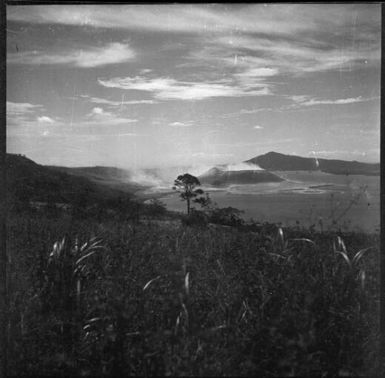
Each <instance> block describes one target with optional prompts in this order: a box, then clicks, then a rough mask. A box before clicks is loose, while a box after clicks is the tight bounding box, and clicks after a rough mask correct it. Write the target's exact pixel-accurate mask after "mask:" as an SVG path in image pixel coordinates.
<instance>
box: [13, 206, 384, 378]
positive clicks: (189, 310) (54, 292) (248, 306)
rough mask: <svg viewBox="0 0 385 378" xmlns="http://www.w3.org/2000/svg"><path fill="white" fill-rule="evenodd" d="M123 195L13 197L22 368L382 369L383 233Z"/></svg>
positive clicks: (17, 370)
mask: <svg viewBox="0 0 385 378" xmlns="http://www.w3.org/2000/svg"><path fill="white" fill-rule="evenodd" d="M114 205H115V208H114V209H111V210H109V211H108V210H106V206H107V205H106V204H104V205H103V206H100V207H99V208H98V207H92V206H90V207H89V209H88V211H89V212H91V213H87V212H86V211H85V210H84V209H83V211H80V212H79V211H74V210H71V209H69V210H67V211H63V210H58V209H57V208H56V207H55V206H53V208H51V209H50V208H48V209H47V208H46V209H43V210H36V209H32V208H29V209H24V210H22V209H20V206H19V207H17V206H16V207H14V208H12V209H10V211H9V215H8V221H7V227H8V230H7V238H8V240H7V249H8V258H9V264H8V290H9V319H10V320H9V324H8V374H9V375H14V376H22V375H25V374H28V375H58V376H68V375H81V376H94V375H106V376H108V375H114V376H128V375H143V376H150V375H158V376H159V375H176V376H181V375H194V376H199V375H205V376H207V375H214V376H220V375H237V376H240V375H247V376H251V375H253V376H259V377H274V376H293V375H296V376H298V375H303V376H313V377H316V376H320V377H321V376H360V375H361V376H374V375H376V374H377V375H378V370H377V366H378V359H379V355H378V336H379V316H378V310H379V248H378V243H379V240H378V236H377V235H366V234H357V233H344V234H342V233H338V232H334V231H330V232H323V233H320V232H317V231H316V230H315V229H314V228H313V229H310V230H304V229H301V228H300V227H297V228H295V229H282V228H279V227H277V226H275V225H270V224H264V225H256V224H249V225H246V224H244V222H242V221H241V220H240V217H239V213H237V212H236V211H235V209H227V210H226V209H225V210H218V209H217V210H216V211H214V213H213V214H211V218H210V219H208V218H207V216H203V215H202V214H201V213H198V212H194V211H192V213H191V214H190V215H189V217H185V218H183V219H182V222H181V220H180V217H178V216H175V215H174V216H171V215H170V214H167V213H166V212H165V210H164V209H163V208H162V206H161V204H159V203H156V202H154V203H153V204H151V205H150V207H146V206H144V205H141V207H140V206H139V205H138V206H137V207H135V206H134V207H132V206H133V204H132V203H129V205H130V206H131V207H127V209H126V211H125V210H124V209H125V207H124V206H125V205H124V203H117V204H116V203H114ZM127 206H128V205H127ZM151 206H152V207H151ZM119 209H120V211H119ZM92 211H94V212H95V214H94V213H92ZM130 214H131V215H130ZM132 214H134V215H132ZM214 222H215V223H216V224H215V225H213V224H212V223H214ZM219 224H222V225H219ZM223 224H227V225H226V226H223ZM369 247H370V248H369ZM367 248H369V249H367Z"/></svg>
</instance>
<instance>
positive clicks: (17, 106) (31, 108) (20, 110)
mask: <svg viewBox="0 0 385 378" xmlns="http://www.w3.org/2000/svg"><path fill="white" fill-rule="evenodd" d="M6 107H7V115H17V114H18V115H25V114H31V113H32V114H33V113H35V112H36V111H38V110H42V109H44V107H43V105H36V104H30V103H28V102H12V101H7V104H6Z"/></svg>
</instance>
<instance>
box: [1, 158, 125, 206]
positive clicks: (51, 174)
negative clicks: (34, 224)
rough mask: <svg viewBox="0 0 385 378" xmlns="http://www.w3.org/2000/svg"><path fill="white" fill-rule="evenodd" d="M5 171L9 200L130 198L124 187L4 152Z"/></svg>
mask: <svg viewBox="0 0 385 378" xmlns="http://www.w3.org/2000/svg"><path fill="white" fill-rule="evenodd" d="M6 171H7V192H8V201H9V202H18V203H22V204H25V203H28V202H30V201H41V202H54V203H68V204H74V203H79V202H82V201H83V202H84V201H87V202H88V203H89V204H93V203H98V202H100V201H105V200H108V199H113V198H117V197H120V196H124V197H127V198H129V197H132V195H130V194H129V193H130V192H128V191H127V189H126V190H125V191H123V190H118V189H116V188H114V187H111V186H108V185H100V184H98V183H97V180H91V179H89V178H87V175H84V174H83V173H82V172H79V174H68V173H66V170H65V169H57V168H54V167H46V166H43V165H40V164H37V163H35V162H33V161H32V160H30V159H28V158H27V157H25V156H21V155H14V154H7V156H6ZM131 193H132V192H131Z"/></svg>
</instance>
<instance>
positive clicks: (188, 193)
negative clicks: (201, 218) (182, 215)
mask: <svg viewBox="0 0 385 378" xmlns="http://www.w3.org/2000/svg"><path fill="white" fill-rule="evenodd" d="M200 185H201V183H200V182H199V180H198V178H196V177H195V176H193V175H190V174H189V173H185V174H184V175H179V176H178V177H177V179H176V180H175V181H174V187H173V189H174V190H177V191H178V192H180V197H181V198H182V200H183V201H186V202H187V214H190V212H191V201H193V202H196V203H200V198H197V197H198V196H201V195H202V194H203V190H202V189H199V188H198V189H195V188H196V187H197V186H200Z"/></svg>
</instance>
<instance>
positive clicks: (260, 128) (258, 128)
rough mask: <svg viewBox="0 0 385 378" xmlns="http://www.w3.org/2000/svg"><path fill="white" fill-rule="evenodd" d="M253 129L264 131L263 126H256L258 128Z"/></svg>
mask: <svg viewBox="0 0 385 378" xmlns="http://www.w3.org/2000/svg"><path fill="white" fill-rule="evenodd" d="M253 129H255V130H262V129H263V126H260V125H256V126H254V127H253Z"/></svg>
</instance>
